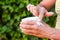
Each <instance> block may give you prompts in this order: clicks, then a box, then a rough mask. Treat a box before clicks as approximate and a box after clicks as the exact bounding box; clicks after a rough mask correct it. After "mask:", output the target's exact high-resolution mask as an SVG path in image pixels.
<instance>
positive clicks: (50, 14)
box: [44, 12, 54, 17]
mask: <svg viewBox="0 0 60 40" xmlns="http://www.w3.org/2000/svg"><path fill="white" fill-rule="evenodd" d="M53 14H54V12H46V13H45V15H44V16H45V17H50V16H53Z"/></svg>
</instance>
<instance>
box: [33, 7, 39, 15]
mask: <svg viewBox="0 0 60 40" xmlns="http://www.w3.org/2000/svg"><path fill="white" fill-rule="evenodd" d="M32 10H33V11H32V14H33V15H34V16H39V12H38V8H37V7H36V6H34V7H33V8H32Z"/></svg>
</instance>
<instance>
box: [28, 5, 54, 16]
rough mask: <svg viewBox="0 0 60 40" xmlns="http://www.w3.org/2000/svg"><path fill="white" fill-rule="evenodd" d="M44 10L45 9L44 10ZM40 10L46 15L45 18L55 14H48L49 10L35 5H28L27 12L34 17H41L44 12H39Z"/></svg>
mask: <svg viewBox="0 0 60 40" xmlns="http://www.w3.org/2000/svg"><path fill="white" fill-rule="evenodd" d="M42 8H43V9H42ZM39 9H41V11H43V12H44V13H45V15H44V16H48V17H50V16H52V15H53V12H48V11H47V9H45V8H44V7H40V8H39V7H38V6H34V5H31V4H29V5H27V10H28V11H30V12H31V13H32V14H33V15H34V16H39V15H40V14H41V13H42V12H41V11H39Z"/></svg>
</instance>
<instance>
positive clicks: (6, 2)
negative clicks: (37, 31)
mask: <svg viewBox="0 0 60 40" xmlns="http://www.w3.org/2000/svg"><path fill="white" fill-rule="evenodd" d="M40 1H41V0H0V40H44V39H39V38H37V37H33V36H28V35H25V34H23V33H21V30H20V27H19V24H20V21H21V19H23V18H26V17H31V16H33V15H32V14H31V13H30V12H28V11H27V9H26V6H27V4H29V3H31V4H34V5H37V4H38V3H39V2H40ZM53 11H54V9H53ZM55 19H56V14H54V16H52V18H51V17H50V18H48V17H46V18H44V19H43V20H44V21H45V22H46V23H48V24H50V25H51V26H53V27H54V26H55V21H54V20H55ZM52 21H53V22H52ZM52 24H54V25H52Z"/></svg>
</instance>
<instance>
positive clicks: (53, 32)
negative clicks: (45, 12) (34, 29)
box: [49, 28, 60, 40]
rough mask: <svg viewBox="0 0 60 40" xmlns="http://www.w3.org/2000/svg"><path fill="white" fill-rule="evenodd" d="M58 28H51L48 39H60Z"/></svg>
mask: <svg viewBox="0 0 60 40" xmlns="http://www.w3.org/2000/svg"><path fill="white" fill-rule="evenodd" d="M59 34H60V30H57V29H54V28H51V31H50V32H49V37H50V39H54V40H60V35H59Z"/></svg>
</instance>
